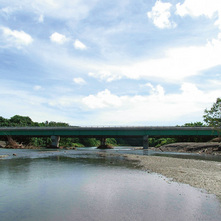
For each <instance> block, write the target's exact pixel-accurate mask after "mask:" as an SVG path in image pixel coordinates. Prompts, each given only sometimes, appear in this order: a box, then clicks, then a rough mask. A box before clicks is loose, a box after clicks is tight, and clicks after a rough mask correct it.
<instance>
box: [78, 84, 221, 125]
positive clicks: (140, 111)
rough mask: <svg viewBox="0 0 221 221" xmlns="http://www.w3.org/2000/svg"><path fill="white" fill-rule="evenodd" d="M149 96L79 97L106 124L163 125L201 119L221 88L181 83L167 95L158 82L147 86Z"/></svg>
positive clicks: (106, 93)
mask: <svg viewBox="0 0 221 221" xmlns="http://www.w3.org/2000/svg"><path fill="white" fill-rule="evenodd" d="M147 86H148V87H150V88H151V90H152V91H153V93H151V94H149V95H143V96H141V95H135V96H118V95H115V94H112V93H111V92H110V91H109V90H107V89H106V90H104V91H101V92H99V93H97V94H95V95H89V96H87V97H85V98H83V99H82V103H83V104H84V105H86V107H87V108H89V109H93V110H96V113H97V115H96V121H97V122H102V123H105V124H118V125H119V124H127V125H128V124H134V123H135V122H136V123H139V122H142V124H145V122H154V121H155V123H157V124H158V125H159V122H161V123H162V124H163V125H165V124H167V123H171V122H177V121H182V119H183V118H184V117H185V119H187V118H189V119H191V117H192V120H193V121H197V120H201V119H200V117H202V115H203V111H204V109H205V107H208V106H211V101H215V100H216V98H217V94H220V93H221V90H220V89H219V90H214V91H210V92H205V91H202V90H200V89H199V88H198V87H197V86H196V85H195V84H192V83H187V82H186V83H183V84H182V85H181V87H180V92H179V93H175V92H173V93H170V94H167V93H165V92H164V88H163V87H162V86H161V85H157V86H153V85H151V84H148V85H147Z"/></svg>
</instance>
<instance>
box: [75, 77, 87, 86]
mask: <svg viewBox="0 0 221 221" xmlns="http://www.w3.org/2000/svg"><path fill="white" fill-rule="evenodd" d="M73 81H74V83H76V84H80V85H84V84H86V81H85V80H84V79H83V78H74V79H73Z"/></svg>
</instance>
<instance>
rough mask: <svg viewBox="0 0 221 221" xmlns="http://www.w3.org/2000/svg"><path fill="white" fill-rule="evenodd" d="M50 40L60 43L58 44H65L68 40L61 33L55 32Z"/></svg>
mask: <svg viewBox="0 0 221 221" xmlns="http://www.w3.org/2000/svg"><path fill="white" fill-rule="evenodd" d="M50 39H51V41H52V42H55V43H58V44H64V43H65V42H66V41H67V40H68V39H67V38H66V36H65V35H62V34H60V33H57V32H54V33H53V34H52V35H51V36H50Z"/></svg>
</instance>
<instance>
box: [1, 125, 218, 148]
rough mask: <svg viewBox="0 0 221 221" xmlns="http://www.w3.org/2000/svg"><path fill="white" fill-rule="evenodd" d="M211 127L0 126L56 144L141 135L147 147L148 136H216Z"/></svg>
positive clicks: (8, 133) (3, 132)
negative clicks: (63, 139) (62, 138)
mask: <svg viewBox="0 0 221 221" xmlns="http://www.w3.org/2000/svg"><path fill="white" fill-rule="evenodd" d="M217 135H218V132H217V131H216V130H214V128H212V127H171V126H168V127H161V126H152V127H150V126H148V127H147V126H146V127H142V126H137V127H0V137H2V136H33V137H43V136H51V138H52V145H54V146H58V145H59V139H60V136H65V137H95V138H101V139H102V138H108V137H113V138H114V137H143V147H144V149H146V148H148V137H176V136H217Z"/></svg>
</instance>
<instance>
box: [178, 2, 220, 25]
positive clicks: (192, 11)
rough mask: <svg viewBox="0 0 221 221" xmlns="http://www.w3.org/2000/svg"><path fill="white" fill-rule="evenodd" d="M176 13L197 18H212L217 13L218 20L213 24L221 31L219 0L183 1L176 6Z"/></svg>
mask: <svg viewBox="0 0 221 221" xmlns="http://www.w3.org/2000/svg"><path fill="white" fill-rule="evenodd" d="M176 9H177V11H176V13H177V14H178V15H180V16H186V15H190V16H192V17H198V16H201V15H204V16H206V17H208V18H212V17H213V16H214V15H215V13H218V19H217V20H216V22H215V24H216V25H218V26H219V27H220V29H221V1H220V0H194V1H193V0H185V1H184V2H183V4H181V3H178V4H177V5H176Z"/></svg>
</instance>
